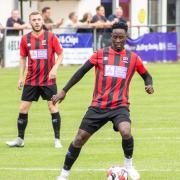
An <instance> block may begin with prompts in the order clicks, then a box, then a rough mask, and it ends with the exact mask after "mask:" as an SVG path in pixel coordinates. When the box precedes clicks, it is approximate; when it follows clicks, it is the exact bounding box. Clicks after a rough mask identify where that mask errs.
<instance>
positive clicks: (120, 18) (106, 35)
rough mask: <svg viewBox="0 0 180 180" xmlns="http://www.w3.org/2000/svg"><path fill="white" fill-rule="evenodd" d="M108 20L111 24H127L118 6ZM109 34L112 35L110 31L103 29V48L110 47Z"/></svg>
mask: <svg viewBox="0 0 180 180" xmlns="http://www.w3.org/2000/svg"><path fill="white" fill-rule="evenodd" d="M108 20H109V21H110V22H112V23H115V22H116V23H118V22H124V23H127V21H126V19H125V17H124V16H123V9H122V7H121V6H119V7H118V8H116V10H115V14H111V15H110V16H109V17H108ZM111 33H112V29H111V28H108V29H105V31H104V38H103V47H107V46H109V45H111V43H112V42H111Z"/></svg>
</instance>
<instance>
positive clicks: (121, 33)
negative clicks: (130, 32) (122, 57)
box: [111, 29, 127, 51]
mask: <svg viewBox="0 0 180 180" xmlns="http://www.w3.org/2000/svg"><path fill="white" fill-rule="evenodd" d="M111 39H112V47H113V49H114V50H116V51H121V50H123V49H124V44H125V42H126V39H127V33H126V31H125V30H124V29H113V32H112V34H111Z"/></svg>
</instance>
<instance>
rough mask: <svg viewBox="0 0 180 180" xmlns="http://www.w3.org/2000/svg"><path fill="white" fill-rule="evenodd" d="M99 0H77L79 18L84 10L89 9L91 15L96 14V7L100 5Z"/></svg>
mask: <svg viewBox="0 0 180 180" xmlns="http://www.w3.org/2000/svg"><path fill="white" fill-rule="evenodd" d="M100 2H101V0H81V1H79V7H78V12H79V14H78V15H79V18H80V19H81V18H82V16H83V14H84V13H85V12H88V11H90V12H91V13H92V14H93V15H94V14H96V7H97V6H99V5H100Z"/></svg>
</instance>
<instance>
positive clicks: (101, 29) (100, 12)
mask: <svg viewBox="0 0 180 180" xmlns="http://www.w3.org/2000/svg"><path fill="white" fill-rule="evenodd" d="M91 23H96V26H95V27H96V28H97V38H96V39H97V49H98V48H101V47H103V41H102V36H103V35H104V33H105V29H106V28H110V27H112V25H113V24H114V23H115V22H114V21H113V22H110V21H108V20H107V18H106V17H105V8H104V6H102V5H100V6H98V7H97V8H96V15H94V16H93V18H92V21H91Z"/></svg>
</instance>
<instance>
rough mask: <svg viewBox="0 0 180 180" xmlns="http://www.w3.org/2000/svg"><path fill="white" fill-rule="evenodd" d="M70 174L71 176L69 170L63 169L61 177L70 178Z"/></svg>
mask: <svg viewBox="0 0 180 180" xmlns="http://www.w3.org/2000/svg"><path fill="white" fill-rule="evenodd" d="M69 174H70V171H69V170H65V169H62V170H61V174H60V176H62V177H68V176H69Z"/></svg>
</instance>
